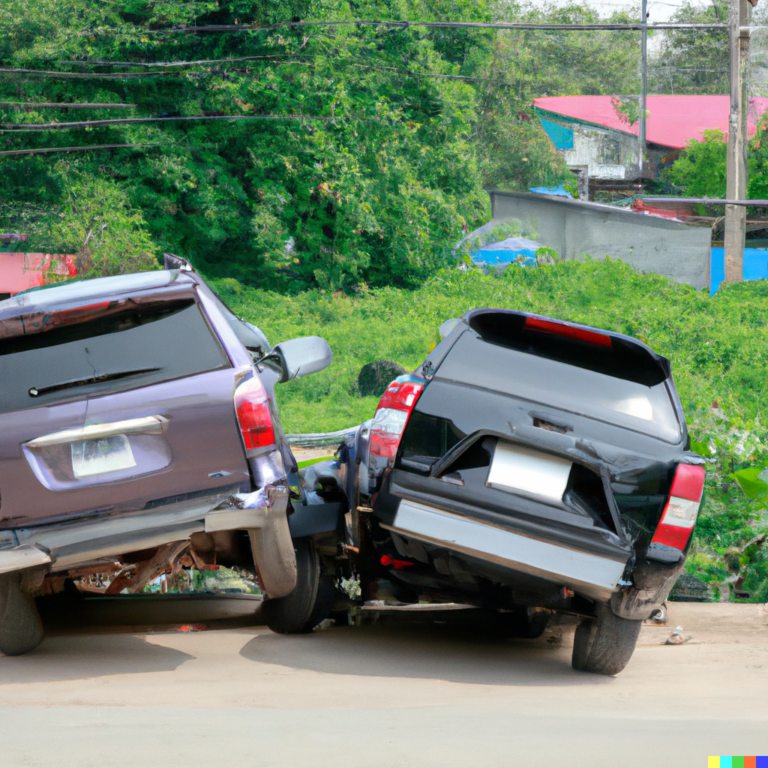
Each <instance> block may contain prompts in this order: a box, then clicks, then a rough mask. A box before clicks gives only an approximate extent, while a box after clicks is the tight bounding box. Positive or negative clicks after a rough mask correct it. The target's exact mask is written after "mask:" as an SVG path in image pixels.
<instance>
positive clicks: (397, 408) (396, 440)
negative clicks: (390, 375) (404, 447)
mask: <svg viewBox="0 0 768 768" xmlns="http://www.w3.org/2000/svg"><path fill="white" fill-rule="evenodd" d="M401 379H403V380H401ZM423 391H424V382H422V381H419V380H417V379H415V378H414V377H411V376H401V377H400V378H397V379H395V380H394V381H393V382H392V383H391V384H390V385H389V386H388V387H387V391H386V392H385V393H384V394H383V395H382V398H381V400H380V401H379V406H378V408H377V409H376V415H375V416H374V418H373V424H372V425H371V437H370V444H369V450H370V453H371V454H373V455H374V456H384V457H386V458H388V459H391V458H394V457H395V454H396V453H397V446H398V445H400V438H401V436H402V434H403V430H405V425H406V424H407V423H408V417H409V416H410V415H411V411H412V410H413V408H414V406H415V405H416V401H417V400H418V399H419V395H421V393H422V392H423Z"/></svg>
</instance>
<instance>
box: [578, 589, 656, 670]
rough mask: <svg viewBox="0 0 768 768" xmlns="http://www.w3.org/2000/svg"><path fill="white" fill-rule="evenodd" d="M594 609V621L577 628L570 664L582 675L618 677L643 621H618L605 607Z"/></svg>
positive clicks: (619, 619) (587, 620) (584, 622)
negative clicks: (587, 673)
mask: <svg viewBox="0 0 768 768" xmlns="http://www.w3.org/2000/svg"><path fill="white" fill-rule="evenodd" d="M595 608H596V611H595V618H594V619H584V620H583V621H582V622H581V624H579V626H578V627H577V628H576V635H575V637H574V641H573V658H572V662H571V664H572V666H573V668H574V669H577V670H579V671H581V672H595V673H596V674H598V675H618V674H619V672H621V670H622V669H624V667H626V666H627V664H628V663H629V660H630V659H631V658H632V654H633V652H634V650H635V645H636V644H637V638H638V636H639V634H640V627H641V626H642V624H643V622H642V621H633V620H630V619H622V618H619V617H618V616H617V615H616V614H615V613H614V612H613V611H612V610H611V609H610V607H609V606H607V605H602V604H598V605H597V606H596V607H595Z"/></svg>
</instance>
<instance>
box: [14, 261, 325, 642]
mask: <svg viewBox="0 0 768 768" xmlns="http://www.w3.org/2000/svg"><path fill="white" fill-rule="evenodd" d="M165 266H166V269H165V270H163V271H157V272H145V273H142V274H134V275H124V276H119V277H107V278H99V279H95V280H87V281H83V282H77V283H70V284H65V285H60V286H51V287H48V288H46V289H44V290H38V291H32V292H29V293H26V294H20V295H18V296H16V297H14V298H12V299H8V300H6V301H2V302H0V366H1V368H0V370H2V378H0V651H1V652H3V653H6V654H19V653H24V652H26V651H28V650H30V649H31V648H34V647H35V646H36V645H37V644H38V643H39V642H40V641H41V639H42V628H41V624H40V618H39V615H38V612H37V609H36V607H35V602H34V596H35V595H36V594H41V593H46V592H51V591H56V590H57V589H59V588H60V587H61V584H63V582H64V581H65V579H66V578H67V577H68V576H71V575H74V574H75V572H76V574H77V575H82V574H86V573H98V572H103V571H104V570H109V569H110V568H112V569H114V568H115V567H116V565H115V564H116V563H118V564H119V563H120V562H123V563H133V566H132V567H131V568H126V570H125V574H124V575H123V576H121V577H120V578H122V581H121V582H119V583H120V584H124V585H127V586H128V587H133V589H131V591H138V589H139V588H140V587H141V586H142V585H143V584H144V583H146V582H147V581H148V580H149V579H151V578H153V577H154V576H153V574H157V573H158V572H163V569H165V568H167V567H168V566H169V564H172V563H173V562H175V561H176V560H178V558H179V556H180V555H181V554H182V553H183V552H184V550H185V548H187V549H188V548H189V547H190V546H192V545H190V542H193V545H194V547H196V548H197V551H198V555H195V552H194V551H193V552H192V554H193V555H194V556H202V555H199V553H201V552H204V551H208V552H215V553H218V557H219V559H218V562H219V563H222V564H227V562H242V561H243V560H245V561H247V562H253V563H255V565H256V568H257V571H258V574H259V578H260V582H261V584H262V586H263V588H264V590H265V592H266V593H267V594H268V596H269V597H270V598H281V597H283V596H285V595H288V594H289V593H291V591H292V590H293V588H294V585H295V583H296V555H295V552H294V546H293V543H292V541H291V532H290V529H289V523H288V517H289V514H290V513H291V511H292V510H291V505H290V501H289V497H290V495H291V484H292V482H293V481H292V480H291V479H290V478H291V477H294V478H295V472H296V462H295V460H294V458H293V455H292V453H291V451H290V448H289V447H288V445H287V443H286V441H285V436H284V434H283V431H282V429H281V427H280V421H279V418H278V414H277V407H276V404H275V398H274V386H275V384H277V383H280V382H284V381H288V380H289V379H291V378H296V377H298V376H304V375H307V374H310V373H314V372H316V371H319V370H322V369H323V368H326V367H327V366H328V365H329V364H330V363H331V360H332V353H331V350H330V348H329V347H328V345H327V344H326V342H325V341H324V340H323V339H321V338H319V337H316V336H315V337H307V338H304V339H295V340H293V341H289V342H285V343H283V344H279V345H277V346H276V347H274V348H271V347H270V346H269V344H268V343H267V340H266V338H265V336H264V334H263V333H262V332H261V331H260V330H259V329H258V328H256V327H255V326H252V325H250V324H248V323H245V322H243V321H242V320H240V319H238V318H237V317H236V316H235V315H233V314H232V312H231V311H230V310H229V309H227V307H226V306H225V305H224V304H223V303H222V302H221V301H220V300H219V299H218V298H217V297H216V295H215V294H214V293H213V292H212V291H211V290H210V288H209V287H208V286H207V285H206V284H205V283H204V281H203V280H202V279H201V278H200V276H199V275H197V274H196V273H195V272H194V270H192V268H191V267H190V266H189V264H188V263H187V262H186V261H184V260H183V259H180V258H178V257H174V256H170V255H169V256H167V257H166V264H165ZM295 491H296V483H294V496H296V493H295ZM298 495H299V496H300V495H301V492H300V489H299V491H298ZM318 511H319V512H321V517H322V512H323V510H318ZM328 511H329V510H325V512H326V513H327V512H328ZM330 511H331V512H335V510H330ZM327 517H328V515H327V514H326V518H327ZM303 524H304V528H305V530H311V525H309V526H307V521H306V519H305V520H304V523H303ZM333 524H334V525H335V523H333ZM321 527H322V526H321ZM129 553H134V554H135V556H134V557H128V555H129ZM251 557H252V561H251V560H250V558H251ZM276 602H277V603H278V604H279V601H276Z"/></svg>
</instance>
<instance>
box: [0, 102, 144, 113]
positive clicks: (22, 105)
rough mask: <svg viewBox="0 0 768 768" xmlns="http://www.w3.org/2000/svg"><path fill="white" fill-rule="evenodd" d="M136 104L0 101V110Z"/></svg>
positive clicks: (121, 106)
mask: <svg viewBox="0 0 768 768" xmlns="http://www.w3.org/2000/svg"><path fill="white" fill-rule="evenodd" d="M138 106H139V105H138V104H107V103H105V104H86V103H78V104H70V103H64V102H56V101H45V102H34V101H0V108H3V109H12V110H15V111H17V112H24V111H28V110H33V109H129V108H133V107H138Z"/></svg>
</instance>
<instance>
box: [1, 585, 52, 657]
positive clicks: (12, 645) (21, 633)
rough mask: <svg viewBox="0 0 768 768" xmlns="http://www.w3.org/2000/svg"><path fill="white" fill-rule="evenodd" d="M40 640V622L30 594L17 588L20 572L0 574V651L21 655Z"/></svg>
mask: <svg viewBox="0 0 768 768" xmlns="http://www.w3.org/2000/svg"><path fill="white" fill-rule="evenodd" d="M42 640H43V623H42V621H41V620H40V614H39V613H38V610H37V606H36V605H35V601H34V599H33V598H32V596H31V595H28V594H26V593H25V592H22V591H21V574H20V573H18V572H16V573H5V574H3V575H2V576H0V653H4V654H5V655H6V656H21V654H22V653H27V652H28V651H31V650H32V649H33V648H37V646H38V645H40V643H41V642H42Z"/></svg>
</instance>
